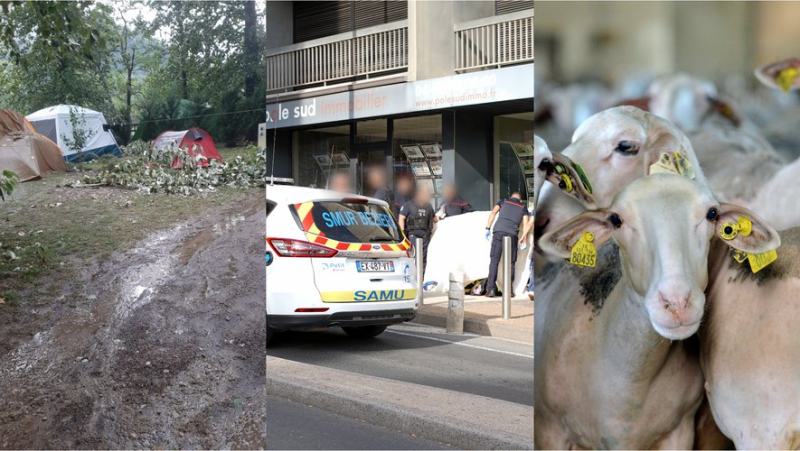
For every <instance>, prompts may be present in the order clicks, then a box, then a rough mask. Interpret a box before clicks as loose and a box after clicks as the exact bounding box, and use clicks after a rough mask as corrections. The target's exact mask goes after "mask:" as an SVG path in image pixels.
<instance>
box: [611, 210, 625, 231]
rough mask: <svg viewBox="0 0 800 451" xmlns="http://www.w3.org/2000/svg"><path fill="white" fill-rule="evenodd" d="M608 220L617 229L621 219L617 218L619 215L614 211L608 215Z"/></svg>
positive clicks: (620, 224)
mask: <svg viewBox="0 0 800 451" xmlns="http://www.w3.org/2000/svg"><path fill="white" fill-rule="evenodd" d="M608 220H609V221H610V222H611V225H612V226H614V228H615V229H618V228H620V227H621V226H622V219H619V215H617V214H616V213H612V214H611V216H609V217H608Z"/></svg>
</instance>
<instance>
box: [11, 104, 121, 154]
mask: <svg viewBox="0 0 800 451" xmlns="http://www.w3.org/2000/svg"><path fill="white" fill-rule="evenodd" d="M70 111H74V112H75V114H76V115H78V116H79V117H81V118H82V119H83V121H85V128H86V130H87V131H88V132H89V134H90V138H89V142H88V143H86V146H85V147H83V148H82V149H77V150H76V149H71V148H69V146H67V145H66V143H65V142H64V138H65V137H66V138H67V139H71V138H72V122H71V121H70ZM26 118H27V119H28V120H29V121H30V122H31V124H33V125H34V127H37V124H40V126H41V127H42V128H41V129H39V128H38V127H37V128H36V130H37V131H38V132H39V133H42V134H44V135H46V136H51V135H52V134H53V130H52V129H53V126H52V124H51V123H49V122H47V121H54V122H55V138H56V140H55V142H56V144H58V146H59V147H61V148H62V149H63V150H64V158H66V159H67V161H75V160H77V159H89V158H92V157H94V156H98V155H103V154H112V155H117V156H120V155H122V152H121V151H120V150H119V146H118V145H117V142H116V140H114V135H112V134H111V132H110V131H107V130H106V128H107V125H108V123H107V122H106V118H105V116H103V113H101V112H99V111H94V110H90V109H88V108H83V107H79V106H74V105H56V106H52V107H49V108H45V109H42V110H39V111H37V112H35V113H32V114H29V115H28V116H26Z"/></svg>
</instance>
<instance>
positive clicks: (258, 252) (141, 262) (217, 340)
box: [0, 194, 266, 449]
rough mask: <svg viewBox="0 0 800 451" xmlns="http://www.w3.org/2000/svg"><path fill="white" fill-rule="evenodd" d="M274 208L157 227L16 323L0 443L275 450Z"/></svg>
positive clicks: (244, 207)
mask: <svg viewBox="0 0 800 451" xmlns="http://www.w3.org/2000/svg"><path fill="white" fill-rule="evenodd" d="M264 208H265V206H264V201H263V194H260V195H255V194H254V195H251V196H248V197H247V199H246V202H243V203H237V204H236V205H228V206H225V207H223V208H221V209H216V210H214V211H211V212H207V213H204V214H202V215H200V216H198V217H194V218H192V219H191V220H189V221H186V222H184V223H181V224H178V225H176V226H174V227H173V228H172V229H169V230H165V231H162V232H160V233H156V234H154V235H152V236H151V237H149V238H148V239H147V240H145V241H143V242H141V243H139V244H138V245H137V246H135V247H134V248H133V249H130V250H129V251H127V252H124V253H118V254H115V255H113V256H112V257H111V258H109V259H105V260H102V261H95V262H93V263H91V264H90V265H89V266H87V267H86V268H84V269H83V270H82V271H81V272H80V274H79V275H78V276H77V277H76V278H75V280H74V281H73V282H71V283H70V284H69V286H66V287H65V288H64V291H63V294H62V295H61V296H59V297H58V298H57V299H49V300H42V299H38V300H37V302H36V303H32V307H31V308H30V309H28V310H26V311H24V312H20V313H18V314H16V315H14V317H12V318H8V317H6V319H7V320H9V322H11V321H13V324H2V325H0V340H2V341H6V340H5V339H4V335H5V334H6V333H7V334H8V340H7V341H6V344H5V346H3V348H0V351H2V352H1V353H0V394H2V395H0V447H4V448H206V449H207V448H250V449H252V448H263V447H265V446H266V430H265V425H264V421H265V412H266V395H265V392H264V381H265V374H264V371H265V366H264V361H265V360H264V359H265V346H264V343H265V340H266V332H265V329H266V319H265V310H264V295H265V292H266V289H265V285H264V284H265V281H264V218H265V214H264V213H265V212H264ZM36 292H37V291H36V288H35V287H32V289H31V296H37V294H36Z"/></svg>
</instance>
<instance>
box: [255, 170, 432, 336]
mask: <svg viewBox="0 0 800 451" xmlns="http://www.w3.org/2000/svg"><path fill="white" fill-rule="evenodd" d="M266 265H267V343H269V342H270V340H271V339H272V337H273V335H274V333H276V332H281V331H286V330H290V329H314V328H322V327H341V328H342V329H343V330H344V331H345V332H346V333H347V334H348V335H351V336H356V337H375V336H377V335H379V334H380V333H382V332H383V331H384V330H386V327H387V326H388V325H391V324H397V323H402V322H405V321H410V320H411V319H413V318H414V316H415V315H416V313H417V307H418V304H417V301H416V298H417V291H416V287H415V282H414V280H415V266H414V250H413V248H412V247H411V245H410V243H409V242H408V240H406V239H405V237H404V236H403V233H402V232H401V231H400V230H399V228H398V226H397V223H396V222H395V220H394V218H393V217H392V215H391V212H390V210H389V207H388V205H387V204H386V202H383V201H381V200H377V199H373V198H369V197H363V196H358V195H351V194H342V193H337V192H334V191H327V190H319V189H312V188H300V187H294V186H267V254H266Z"/></svg>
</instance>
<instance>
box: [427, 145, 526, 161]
mask: <svg viewBox="0 0 800 451" xmlns="http://www.w3.org/2000/svg"><path fill="white" fill-rule="evenodd" d="M419 147H421V148H422V153H424V154H425V156H426V157H428V158H439V157H441V156H442V149H441V148H440V147H439V144H438V143H433V144H421V145H420V146H419ZM531 155H533V154H531Z"/></svg>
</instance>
